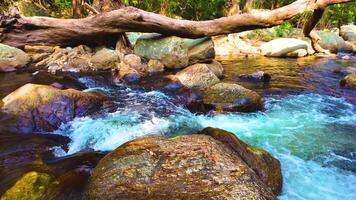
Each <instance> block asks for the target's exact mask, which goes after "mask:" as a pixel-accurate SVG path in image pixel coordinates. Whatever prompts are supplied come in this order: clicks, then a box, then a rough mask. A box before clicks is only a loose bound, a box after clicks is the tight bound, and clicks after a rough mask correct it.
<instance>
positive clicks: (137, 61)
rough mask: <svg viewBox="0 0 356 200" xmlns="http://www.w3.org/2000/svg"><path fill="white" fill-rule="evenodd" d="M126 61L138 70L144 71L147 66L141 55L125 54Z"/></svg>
mask: <svg viewBox="0 0 356 200" xmlns="http://www.w3.org/2000/svg"><path fill="white" fill-rule="evenodd" d="M124 63H126V64H127V65H129V66H130V67H131V68H133V69H135V70H138V71H143V70H145V68H146V67H145V64H143V63H142V61H141V58H140V56H137V55H135V54H128V55H125V56H124Z"/></svg>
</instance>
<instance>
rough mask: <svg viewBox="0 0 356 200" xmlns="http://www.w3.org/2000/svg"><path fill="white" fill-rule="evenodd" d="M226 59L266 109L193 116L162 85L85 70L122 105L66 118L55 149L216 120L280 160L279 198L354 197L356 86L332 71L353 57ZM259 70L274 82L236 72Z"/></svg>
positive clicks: (168, 132) (230, 73)
mask: <svg viewBox="0 0 356 200" xmlns="http://www.w3.org/2000/svg"><path fill="white" fill-rule="evenodd" d="M222 62H223V63H224V67H225V69H226V72H225V78H224V80H223V81H226V82H236V83H239V84H242V85H244V86H245V87H248V88H250V89H254V90H256V91H257V92H259V93H260V94H262V95H263V96H264V99H265V107H266V110H265V111H263V112H257V113H249V114H242V113H233V114H232V113H230V114H228V113H225V114H214V113H211V114H209V115H195V114H193V113H191V112H189V111H188V110H187V109H186V108H184V106H182V105H181V104H179V103H177V101H176V98H175V97H174V96H171V95H168V94H165V93H163V92H160V91H155V90H153V91H152V90H145V89H140V88H137V87H135V88H134V87H131V86H127V85H124V84H118V85H113V84H111V83H107V82H105V81H103V79H102V78H100V76H95V77H93V76H83V77H81V78H79V82H80V84H79V85H81V87H86V88H87V89H86V90H88V91H92V90H99V91H102V92H105V93H107V94H108V95H110V96H111V97H113V98H114V99H116V103H117V104H118V105H119V106H118V109H117V110H116V112H114V113H109V114H105V115H98V116H96V117H92V118H90V117H85V118H78V119H75V120H74V121H72V122H70V123H68V124H64V125H62V126H61V127H60V129H59V130H57V131H55V132H54V133H56V134H62V135H66V136H68V137H69V138H70V139H71V142H70V144H69V150H68V151H67V152H64V151H63V150H61V149H57V152H56V153H57V155H58V156H62V155H66V154H72V153H75V152H78V151H80V150H83V149H88V148H93V149H95V150H103V151H108V150H113V149H115V148H116V147H118V146H119V145H121V144H123V143H125V142H127V141H129V140H131V139H134V138H137V137H141V136H145V135H152V134H154V135H157V134H158V135H165V136H175V135H179V134H189V133H192V132H194V131H196V130H200V129H202V128H204V127H207V126H211V127H217V128H222V129H225V130H228V131H230V132H233V133H234V134H236V135H237V136H238V137H240V138H241V139H243V140H244V141H245V142H247V143H249V144H251V145H253V146H257V147H261V148H264V149H266V150H268V151H269V152H271V153H272V154H273V155H274V156H275V157H276V158H278V159H279V160H280V161H281V164H282V170H283V177H284V186H283V193H282V194H281V196H280V197H279V198H280V199H288V200H293V199H306V200H312V199H318V200H327V199H330V200H334V199H340V200H353V199H356V90H352V89H343V88H340V87H339V86H338V80H339V79H340V78H341V77H342V75H340V74H335V73H333V71H334V70H335V69H337V68H340V67H347V66H354V67H356V61H355V60H353V61H352V60H351V61H345V60H340V59H318V60H309V59H298V60H295V59H271V58H260V57H257V58H223V61H222ZM258 70H263V71H265V72H268V73H270V74H271V76H272V80H271V82H270V83H269V84H266V83H250V82H244V81H241V80H239V79H238V78H237V77H238V75H239V74H244V73H251V72H256V71H258ZM22 76H24V75H22ZM26 80H27V79H26ZM29 81H32V80H29ZM65 82H67V81H65ZM0 83H1V84H0V85H2V79H1V77H0ZM0 90H1V88H0ZM0 95H3V94H1V92H0Z"/></svg>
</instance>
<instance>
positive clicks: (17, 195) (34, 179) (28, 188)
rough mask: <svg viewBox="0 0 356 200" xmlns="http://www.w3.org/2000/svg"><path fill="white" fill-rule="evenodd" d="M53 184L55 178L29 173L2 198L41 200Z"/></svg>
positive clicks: (7, 199) (6, 199)
mask: <svg viewBox="0 0 356 200" xmlns="http://www.w3.org/2000/svg"><path fill="white" fill-rule="evenodd" d="M53 184H58V183H55V182H53V177H51V176H50V175H48V174H45V173H38V172H35V171H33V172H29V173H27V174H25V175H24V176H23V177H22V178H21V179H19V180H18V181H17V182H16V184H15V185H14V186H12V187H11V188H10V189H9V190H7V191H6V192H5V194H4V195H2V196H1V200H13V199H28V200H35V199H41V198H42V197H43V196H44V194H45V192H46V191H47V190H48V189H49V187H51V185H53Z"/></svg>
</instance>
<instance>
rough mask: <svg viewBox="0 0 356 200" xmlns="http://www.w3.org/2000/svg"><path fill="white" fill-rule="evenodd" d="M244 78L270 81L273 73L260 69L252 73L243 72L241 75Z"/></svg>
mask: <svg viewBox="0 0 356 200" xmlns="http://www.w3.org/2000/svg"><path fill="white" fill-rule="evenodd" d="M239 78H240V79H242V80H247V81H262V82H269V81H270V80H271V75H269V74H267V73H265V72H264V71H258V72H256V73H252V74H243V75H240V76H239Z"/></svg>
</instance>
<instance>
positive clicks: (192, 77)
mask: <svg viewBox="0 0 356 200" xmlns="http://www.w3.org/2000/svg"><path fill="white" fill-rule="evenodd" d="M222 71H223V68H222V66H221V64H220V63H218V62H215V61H214V62H213V63H212V64H195V65H192V66H189V67H187V68H185V69H183V70H182V71H180V72H178V73H177V74H176V77H177V78H178V79H179V81H180V82H181V83H182V84H183V85H184V86H186V87H188V88H200V89H202V88H206V87H209V86H211V85H214V84H216V83H218V82H219V81H220V80H219V78H218V77H220V76H221V75H222Z"/></svg>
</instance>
